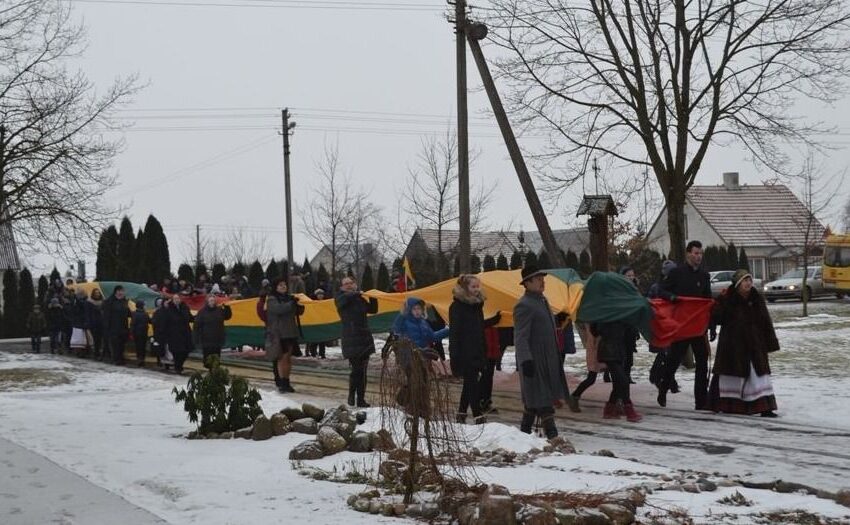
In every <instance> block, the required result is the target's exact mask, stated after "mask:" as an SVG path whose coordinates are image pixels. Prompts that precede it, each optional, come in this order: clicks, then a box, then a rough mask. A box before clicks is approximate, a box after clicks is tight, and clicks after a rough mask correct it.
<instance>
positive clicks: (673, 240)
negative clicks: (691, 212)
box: [665, 188, 687, 262]
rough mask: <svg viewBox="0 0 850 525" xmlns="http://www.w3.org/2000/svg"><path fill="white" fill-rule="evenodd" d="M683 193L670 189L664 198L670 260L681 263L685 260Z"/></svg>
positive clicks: (676, 189)
mask: <svg viewBox="0 0 850 525" xmlns="http://www.w3.org/2000/svg"><path fill="white" fill-rule="evenodd" d="M685 191H686V190H684V189H682V191H679V190H678V188H673V189H671V190H670V191H669V192H668V193H667V195H666V196H665V198H666V201H667V231H668V232H669V235H670V252H669V257H670V259H671V260H673V261H676V262H681V261H684V260H685V242H686V241H687V239H686V237H685Z"/></svg>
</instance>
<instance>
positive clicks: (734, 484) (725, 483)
mask: <svg viewBox="0 0 850 525" xmlns="http://www.w3.org/2000/svg"><path fill="white" fill-rule="evenodd" d="M717 486H718V487H723V488H732V487H738V486H740V483H738V482H737V481H735V480H731V479H723V480H720V481H718V482H717Z"/></svg>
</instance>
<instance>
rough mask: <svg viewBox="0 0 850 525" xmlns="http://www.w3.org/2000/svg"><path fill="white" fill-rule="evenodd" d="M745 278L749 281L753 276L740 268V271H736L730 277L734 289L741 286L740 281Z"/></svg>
mask: <svg viewBox="0 0 850 525" xmlns="http://www.w3.org/2000/svg"><path fill="white" fill-rule="evenodd" d="M747 277H749V278H750V279H752V278H753V276H752V275H751V274H750V272H749V271H748V270H744V269H743V268H742V269H740V270H738V271H736V272H735V274H734V275H733V276H732V284H733V285H734V286H735V288H737V287H738V285H739V284H741V281H743V280H744V279H746V278H747Z"/></svg>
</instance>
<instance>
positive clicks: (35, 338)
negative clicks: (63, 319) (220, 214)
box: [30, 334, 41, 354]
mask: <svg viewBox="0 0 850 525" xmlns="http://www.w3.org/2000/svg"><path fill="white" fill-rule="evenodd" d="M30 346H32V351H33V352H35V353H36V354H38V353H40V352H41V334H33V335H31V336H30Z"/></svg>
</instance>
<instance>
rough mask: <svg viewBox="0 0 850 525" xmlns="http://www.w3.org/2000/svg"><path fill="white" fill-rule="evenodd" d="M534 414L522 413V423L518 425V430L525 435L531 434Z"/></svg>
mask: <svg viewBox="0 0 850 525" xmlns="http://www.w3.org/2000/svg"><path fill="white" fill-rule="evenodd" d="M534 416H535V414H534V412H528V411H525V412H523V413H522V422H520V424H519V429H520V430H521V431H522V432H525V433H526V434H531V427H532V426H533V425H534Z"/></svg>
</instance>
